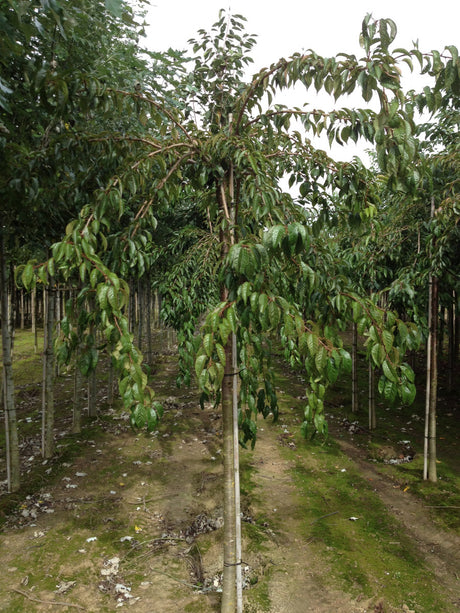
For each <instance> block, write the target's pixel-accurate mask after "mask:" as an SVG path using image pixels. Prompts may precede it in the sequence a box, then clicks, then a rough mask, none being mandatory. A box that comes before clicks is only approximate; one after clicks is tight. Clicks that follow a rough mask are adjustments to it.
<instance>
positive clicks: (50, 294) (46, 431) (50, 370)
mask: <svg viewBox="0 0 460 613" xmlns="http://www.w3.org/2000/svg"><path fill="white" fill-rule="evenodd" d="M53 283H54V280H53V279H52V278H50V280H49V285H48V287H47V288H46V290H45V309H44V311H45V334H44V352H43V353H44V359H43V399H42V456H43V457H44V458H45V459H49V458H51V457H52V456H53V453H54V432H53V431H54V351H53V330H54V315H55V292H54V287H53Z"/></svg>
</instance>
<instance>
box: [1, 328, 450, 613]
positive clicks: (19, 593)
mask: <svg viewBox="0 0 460 613" xmlns="http://www.w3.org/2000/svg"><path fill="white" fill-rule="evenodd" d="M166 335H167V333H166V331H157V332H156V340H155V343H154V344H155V346H156V347H163V349H162V350H160V351H156V352H155V367H154V370H155V374H154V377H155V381H156V389H157V393H158V397H159V398H160V399H161V400H162V401H163V402H164V406H165V414H164V417H163V419H162V421H161V422H160V425H159V427H158V430H155V431H154V432H152V433H150V434H148V433H144V432H140V433H139V432H134V431H133V430H132V428H131V427H130V425H129V422H128V414H127V413H126V411H125V410H124V408H123V406H122V404H121V402H120V401H116V402H115V403H114V405H113V406H112V407H110V406H109V403H108V388H107V372H104V370H103V369H100V372H99V373H98V394H97V398H98V406H99V415H98V417H97V418H93V419H90V418H88V417H84V424H83V428H82V431H81V433H80V434H72V433H71V427H72V416H71V413H72V398H73V389H72V385H73V377H71V376H70V375H69V374H67V373H66V372H62V373H61V374H60V376H59V377H58V378H57V381H56V399H55V401H56V407H57V411H56V424H55V432H54V436H55V438H56V441H57V443H56V454H55V456H54V457H53V458H52V459H50V460H49V461H43V459H42V457H41V453H40V422H41V416H40V410H41V409H40V406H41V403H40V381H41V373H40V370H41V366H40V365H41V360H40V356H35V355H34V354H33V345H32V336H31V334H30V332H27V331H25V332H19V333H18V335H17V341H16V343H17V351H16V360H15V370H16V380H17V394H18V418H19V422H20V423H19V428H20V440H21V455H22V458H23V461H22V473H23V486H22V488H21V490H20V491H19V492H17V493H16V494H14V495H13V494H10V495H8V494H6V491H5V489H3V491H2V496H1V498H0V505H1V506H0V509H1V521H2V531H1V534H0V544H1V559H2V563H3V568H4V572H3V573H2V575H1V577H0V593H1V594H2V596H1V605H0V610H2V611H5V612H9V613H13V612H14V611H18V612H19V611H24V610H27V611H37V612H38V611H50V610H61V611H73V610H75V609H77V610H85V611H94V612H96V611H97V612H99V611H107V612H109V611H114V610H115V609H116V608H117V607H121V606H123V607H129V609H130V610H131V609H132V610H134V611H139V612H140V613H141V612H145V613H147V612H148V613H152V612H153V611H155V612H158V613H163V612H164V613H167V612H171V613H172V612H174V613H175V612H177V611H197V612H210V613H211V612H213V611H218V610H219V599H220V592H219V590H221V589H222V583H221V582H222V538H223V535H222V523H223V520H222V516H223V509H222V477H223V474H222V419H221V416H220V414H219V412H218V411H216V409H215V408H214V407H213V406H212V405H211V404H208V405H205V407H204V409H201V408H200V406H199V403H198V396H199V394H198V390H197V389H187V390H183V389H181V390H178V389H177V386H176V384H175V379H176V375H177V355H176V353H175V349H176V347H175V346H174V345H173V344H171V346H170V350H169V351H168V350H167V346H168V342H167V338H166ZM361 374H367V373H361ZM276 386H277V389H278V391H279V394H280V411H279V418H278V421H277V422H276V423H274V422H273V419H272V418H271V417H268V418H267V419H266V420H263V419H261V420H260V422H259V424H258V425H259V432H258V437H257V443H256V445H255V447H254V449H253V450H251V449H250V448H249V449H247V450H242V453H241V493H242V498H241V503H242V505H241V509H242V533H243V551H244V554H243V556H244V558H243V559H244V567H243V584H244V590H243V593H244V603H245V604H244V607H245V608H244V611H247V612H254V613H256V612H257V613H259V612H260V613H262V612H265V611H266V612H270V613H276V612H279V613H281V612H284V611H287V610H289V611H293V612H299V613H303V612H305V611H315V612H324V613H330V612H331V611H341V612H342V611H343V612H344V613H348V612H350V613H351V612H354V613H359V612H363V613H364V612H365V611H367V612H377V611H378V612H386V613H390V612H391V613H400V612H409V611H416V612H417V613H424V612H426V613H435V612H437V611H439V613H441V612H442V613H448V612H452V613H453V612H454V611H456V610H457V609H458V605H459V603H460V592H459V585H458V583H459V582H458V562H459V551H460V548H459V543H460V538H459V534H458V528H459V522H458V508H459V506H460V495H459V479H458V468H459V466H458V464H459V457H458V451H457V447H456V442H457V440H456V419H458V401H457V397H456V396H455V395H454V394H450V395H449V394H447V393H446V392H445V391H441V394H440V403H441V406H442V409H441V411H440V412H441V415H442V416H441V417H440V423H439V429H440V430H441V432H442V434H441V435H440V439H441V440H440V449H439V481H438V484H436V485H433V484H431V483H430V482H427V481H425V482H424V481H423V480H422V478H421V476H422V463H423V460H422V456H423V449H422V447H423V444H422V441H423V427H422V425H421V424H422V423H423V420H422V419H421V418H420V415H421V414H423V406H420V405H417V404H415V405H412V406H410V407H398V406H396V407H392V408H388V407H386V405H385V403H379V405H378V419H379V421H378V428H377V429H376V430H375V431H373V432H370V431H369V430H368V428H367V415H366V412H365V411H363V410H361V411H360V412H359V413H357V414H353V413H351V405H350V390H348V389H347V388H349V387H350V386H349V381H348V380H347V379H344V380H341V381H340V382H338V383H337V384H336V386H335V387H334V389H333V394H332V397H331V401H330V403H328V405H327V407H326V411H327V413H328V420H329V424H330V436H329V437H328V438H327V439H325V440H321V441H319V440H313V441H308V440H305V439H304V438H303V437H302V436H301V435H300V432H299V429H300V424H301V422H302V419H303V416H302V396H303V394H304V387H303V383H302V381H301V380H300V378H299V375H298V374H297V375H296V373H295V372H292V371H291V370H287V369H286V368H285V367H283V365H282V363H281V361H280V362H279V363H278V370H277V378H276ZM360 386H361V387H364V388H365V384H364V382H363V381H361V382H360ZM421 404H422V405H423V403H421ZM401 441H408V442H404V443H403V442H401ZM409 441H410V447H409ZM2 448H3V444H2ZM408 455H411V457H413V459H412V461H410V462H405V461H401V460H402V459H403V458H404V457H407V456H408ZM1 467H2V473H3V474H2V476H1V477H0V478H2V479H3V478H5V476H6V475H5V463H4V459H3V458H2V464H1ZM5 486H6V484H5V482H4V483H3V488H5Z"/></svg>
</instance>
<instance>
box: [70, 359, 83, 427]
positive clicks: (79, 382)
mask: <svg viewBox="0 0 460 613" xmlns="http://www.w3.org/2000/svg"><path fill="white" fill-rule="evenodd" d="M79 356H80V349H77V351H76V355H75V372H74V379H73V411H72V432H73V433H74V434H80V432H81V409H82V404H83V395H82V387H83V375H82V374H81V370H80V368H79V367H78V358H79Z"/></svg>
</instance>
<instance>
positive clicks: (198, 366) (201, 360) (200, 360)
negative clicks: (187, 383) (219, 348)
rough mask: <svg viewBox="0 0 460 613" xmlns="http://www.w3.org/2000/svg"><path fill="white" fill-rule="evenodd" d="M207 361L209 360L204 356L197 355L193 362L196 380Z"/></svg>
mask: <svg viewBox="0 0 460 613" xmlns="http://www.w3.org/2000/svg"><path fill="white" fill-rule="evenodd" d="M208 360H209V358H208V356H207V355H206V354H202V355H199V356H198V357H197V359H196V360H195V372H196V376H197V377H198V378H199V377H200V375H201V374H202V372H203V369H204V367H205V366H206V364H207V363H208Z"/></svg>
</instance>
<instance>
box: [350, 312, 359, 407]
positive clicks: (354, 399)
mask: <svg viewBox="0 0 460 613" xmlns="http://www.w3.org/2000/svg"><path fill="white" fill-rule="evenodd" d="M352 335H353V336H352V346H351V349H352V351H351V359H352V369H351V410H352V413H357V412H358V410H359V397H358V327H357V325H356V324H355V323H353V328H352Z"/></svg>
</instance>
